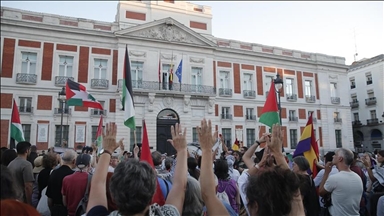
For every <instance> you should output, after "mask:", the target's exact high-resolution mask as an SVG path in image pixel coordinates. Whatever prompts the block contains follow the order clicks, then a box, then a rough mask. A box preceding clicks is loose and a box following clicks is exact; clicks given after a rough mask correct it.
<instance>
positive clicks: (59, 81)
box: [55, 76, 74, 87]
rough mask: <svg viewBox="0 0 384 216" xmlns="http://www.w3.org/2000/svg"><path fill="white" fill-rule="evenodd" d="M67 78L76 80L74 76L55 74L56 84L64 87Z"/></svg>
mask: <svg viewBox="0 0 384 216" xmlns="http://www.w3.org/2000/svg"><path fill="white" fill-rule="evenodd" d="M67 79H70V80H72V81H73V80H74V78H73V77H67V76H55V86H58V87H63V86H65V84H66V83H67Z"/></svg>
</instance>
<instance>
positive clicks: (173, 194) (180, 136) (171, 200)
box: [165, 123, 188, 215]
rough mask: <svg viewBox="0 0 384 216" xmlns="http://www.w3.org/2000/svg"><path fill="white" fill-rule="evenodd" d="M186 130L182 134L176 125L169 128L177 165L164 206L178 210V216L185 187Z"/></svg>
mask: <svg viewBox="0 0 384 216" xmlns="http://www.w3.org/2000/svg"><path fill="white" fill-rule="evenodd" d="M186 133H187V128H184V132H182V129H181V126H180V125H179V124H177V123H176V125H175V127H173V126H172V127H171V134H172V142H171V144H172V145H173V147H175V149H176V151H177V163H176V167H175V173H174V175H173V184H172V189H171V191H170V192H169V195H168V198H167V200H166V202H165V203H166V204H170V205H173V206H175V207H176V208H177V210H179V213H180V215H181V214H182V212H183V204H184V198H185V192H184V191H185V189H186V187H187V172H188V166H187V158H188V152H187V139H186Z"/></svg>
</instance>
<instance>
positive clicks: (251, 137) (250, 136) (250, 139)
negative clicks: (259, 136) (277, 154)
mask: <svg viewBox="0 0 384 216" xmlns="http://www.w3.org/2000/svg"><path fill="white" fill-rule="evenodd" d="M254 143H255V129H253V128H248V129H247V147H250V146H252V145H253V144H254Z"/></svg>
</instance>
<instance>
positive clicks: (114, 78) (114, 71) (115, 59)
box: [112, 50, 119, 85]
mask: <svg viewBox="0 0 384 216" xmlns="http://www.w3.org/2000/svg"><path fill="white" fill-rule="evenodd" d="M118 58H119V57H118V51H117V50H113V60H112V61H113V62H112V85H117V62H118V61H119V59H118Z"/></svg>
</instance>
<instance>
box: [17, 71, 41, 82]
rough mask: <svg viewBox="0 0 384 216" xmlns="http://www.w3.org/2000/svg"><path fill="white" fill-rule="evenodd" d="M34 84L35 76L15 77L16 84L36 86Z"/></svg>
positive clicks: (23, 74)
mask: <svg viewBox="0 0 384 216" xmlns="http://www.w3.org/2000/svg"><path fill="white" fill-rule="evenodd" d="M36 83H37V75H36V74H27V73H18V74H17V75H16V84H27V85H36Z"/></svg>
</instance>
